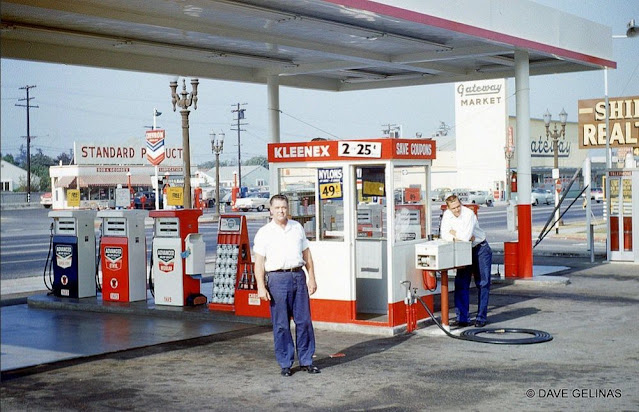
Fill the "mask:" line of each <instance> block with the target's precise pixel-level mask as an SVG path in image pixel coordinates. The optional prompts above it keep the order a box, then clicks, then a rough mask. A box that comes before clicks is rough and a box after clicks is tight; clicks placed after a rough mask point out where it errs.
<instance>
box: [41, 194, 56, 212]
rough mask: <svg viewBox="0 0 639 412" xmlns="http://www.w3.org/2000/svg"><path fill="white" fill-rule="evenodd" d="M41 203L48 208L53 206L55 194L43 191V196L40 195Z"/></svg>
mask: <svg viewBox="0 0 639 412" xmlns="http://www.w3.org/2000/svg"><path fill="white" fill-rule="evenodd" d="M40 204H41V205H42V206H44V207H45V208H47V209H49V208H50V207H51V206H53V195H52V194H51V192H47V193H43V194H42V196H40Z"/></svg>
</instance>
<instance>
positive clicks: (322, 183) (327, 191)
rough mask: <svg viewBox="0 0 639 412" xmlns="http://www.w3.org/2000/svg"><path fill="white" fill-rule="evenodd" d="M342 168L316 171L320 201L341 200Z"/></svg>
mask: <svg viewBox="0 0 639 412" xmlns="http://www.w3.org/2000/svg"><path fill="white" fill-rule="evenodd" d="M342 177H343V172H342V168H341V167H338V168H331V169H318V170H317V178H318V183H319V191H320V199H335V200H337V199H341V198H342Z"/></svg>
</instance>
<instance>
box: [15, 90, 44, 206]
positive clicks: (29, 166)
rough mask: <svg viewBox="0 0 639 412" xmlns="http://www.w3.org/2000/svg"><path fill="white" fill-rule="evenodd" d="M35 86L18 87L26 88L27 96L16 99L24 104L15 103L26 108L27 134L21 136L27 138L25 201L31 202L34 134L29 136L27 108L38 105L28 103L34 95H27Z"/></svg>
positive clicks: (35, 107)
mask: <svg viewBox="0 0 639 412" xmlns="http://www.w3.org/2000/svg"><path fill="white" fill-rule="evenodd" d="M34 87H36V86H24V87H20V90H26V91H27V97H26V98H25V99H18V101H19V102H26V103H25V104H18V103H16V106H20V107H26V108H27V135H26V136H23V137H26V138H27V203H30V202H31V137H36V136H31V128H30V124H29V123H30V121H29V109H31V108H32V107H33V108H34V109H37V108H38V107H39V106H32V105H30V104H29V101H30V100H33V99H35V97H29V90H30V89H33V88H34Z"/></svg>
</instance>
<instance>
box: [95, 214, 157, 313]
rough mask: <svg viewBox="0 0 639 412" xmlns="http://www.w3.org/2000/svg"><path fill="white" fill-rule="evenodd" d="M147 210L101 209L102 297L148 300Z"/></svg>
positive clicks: (121, 299)
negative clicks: (145, 223)
mask: <svg viewBox="0 0 639 412" xmlns="http://www.w3.org/2000/svg"><path fill="white" fill-rule="evenodd" d="M148 215H149V212H147V211H146V210H137V209H131V210H125V209H122V210H101V211H99V212H98V218H99V219H102V237H101V239H100V267H101V269H102V300H103V301H107V302H135V301H140V300H146V289H147V285H146V235H145V233H144V219H145V218H146V217H147V216H148Z"/></svg>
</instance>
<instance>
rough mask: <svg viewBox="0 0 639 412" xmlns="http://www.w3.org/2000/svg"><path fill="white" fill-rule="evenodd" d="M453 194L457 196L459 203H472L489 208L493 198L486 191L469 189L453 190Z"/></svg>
mask: <svg viewBox="0 0 639 412" xmlns="http://www.w3.org/2000/svg"><path fill="white" fill-rule="evenodd" d="M453 193H454V194H456V195H457V197H458V198H459V201H460V202H461V203H466V204H468V203H474V204H477V205H484V204H485V205H486V206H491V205H492V204H493V197H492V195H491V194H490V192H488V191H486V190H470V189H459V188H457V189H453Z"/></svg>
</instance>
